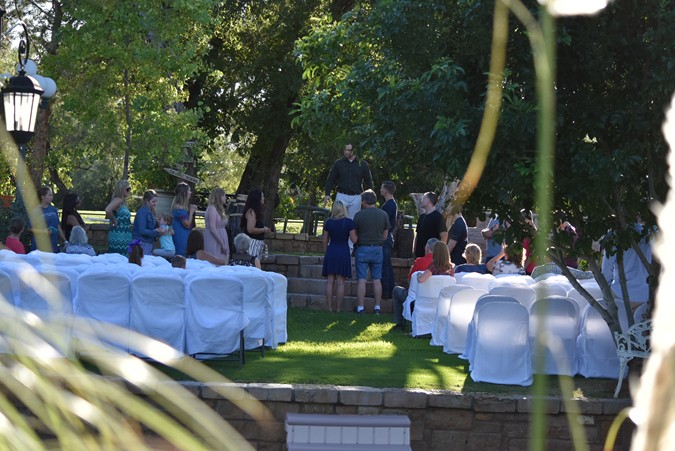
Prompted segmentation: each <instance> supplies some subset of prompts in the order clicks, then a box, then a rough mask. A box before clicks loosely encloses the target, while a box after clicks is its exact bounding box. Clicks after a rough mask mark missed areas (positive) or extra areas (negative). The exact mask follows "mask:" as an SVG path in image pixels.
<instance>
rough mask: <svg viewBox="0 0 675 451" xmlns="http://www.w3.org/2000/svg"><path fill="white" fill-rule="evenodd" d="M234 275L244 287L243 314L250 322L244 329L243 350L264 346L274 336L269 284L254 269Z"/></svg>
mask: <svg viewBox="0 0 675 451" xmlns="http://www.w3.org/2000/svg"><path fill="white" fill-rule="evenodd" d="M235 274H236V277H237V278H238V279H239V280H240V281H241V283H242V285H243V286H244V312H245V313H246V317H247V318H248V319H249V321H250V323H249V324H248V325H247V326H246V328H245V329H244V338H245V349H247V350H249V349H256V348H259V347H260V346H263V345H266V344H267V343H265V340H266V339H268V338H269V337H272V336H273V334H274V330H275V325H274V307H273V302H274V299H272V298H270V297H269V295H270V294H269V292H268V290H269V286H268V285H269V284H268V282H267V278H266V277H265V276H264V275H263V272H262V271H260V270H258V269H257V268H256V270H255V271H250V270H247V271H238V272H236V273H235Z"/></svg>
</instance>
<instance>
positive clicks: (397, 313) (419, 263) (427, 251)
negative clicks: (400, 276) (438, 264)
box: [391, 238, 445, 329]
mask: <svg viewBox="0 0 675 451" xmlns="http://www.w3.org/2000/svg"><path fill="white" fill-rule="evenodd" d="M438 242H439V241H438V239H437V238H429V239H428V240H427V243H426V245H425V246H424V256H423V257H418V258H416V259H415V261H414V263H413V265H412V266H411V267H410V272H409V273H408V286H410V279H411V278H412V275H413V274H415V273H416V272H417V271H426V269H427V268H428V267H429V265H431V262H432V261H433V259H434V255H433V249H434V246H435V245H436V243H438ZM444 244H445V243H444ZM391 296H392V303H391V305H392V310H393V311H394V323H395V324H396V326H395V327H396V328H397V329H404V321H403V304H404V303H405V300H406V299H407V297H408V290H406V289H405V288H404V287H399V286H397V287H394V291H393V292H392V295H391Z"/></svg>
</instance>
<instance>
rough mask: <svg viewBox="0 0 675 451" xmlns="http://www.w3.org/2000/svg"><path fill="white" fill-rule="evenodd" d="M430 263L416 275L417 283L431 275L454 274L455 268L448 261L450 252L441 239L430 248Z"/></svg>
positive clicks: (422, 281)
mask: <svg viewBox="0 0 675 451" xmlns="http://www.w3.org/2000/svg"><path fill="white" fill-rule="evenodd" d="M432 258H433V260H432V261H431V264H430V265H429V267H428V268H427V269H426V270H425V271H424V272H423V273H422V274H418V275H417V281H418V282H419V283H424V282H426V281H427V279H428V278H429V277H431V276H454V275H455V268H454V266H453V265H452V262H451V261H450V252H448V246H447V244H445V243H444V242H442V241H439V242H437V243H436V244H434V248H433V250H432Z"/></svg>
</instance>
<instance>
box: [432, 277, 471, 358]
mask: <svg viewBox="0 0 675 451" xmlns="http://www.w3.org/2000/svg"><path fill="white" fill-rule="evenodd" d="M469 289H471V287H470V286H468V285H460V284H456V285H450V286H447V287H445V288H443V289H442V290H441V292H440V293H439V294H438V307H437V308H436V319H435V320H434V328H433V330H432V331H431V341H430V342H429V344H430V345H431V346H443V345H444V344H445V340H447V338H448V332H447V329H448V311H449V310H450V300H451V299H452V296H453V295H454V294H455V293H457V292H458V291H462V290H469Z"/></svg>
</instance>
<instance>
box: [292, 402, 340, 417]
mask: <svg viewBox="0 0 675 451" xmlns="http://www.w3.org/2000/svg"><path fill="white" fill-rule="evenodd" d="M300 406H301V407H300V413H322V414H327V415H333V414H334V413H335V404H314V403H306V404H300Z"/></svg>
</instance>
